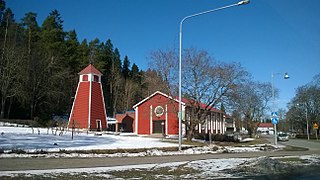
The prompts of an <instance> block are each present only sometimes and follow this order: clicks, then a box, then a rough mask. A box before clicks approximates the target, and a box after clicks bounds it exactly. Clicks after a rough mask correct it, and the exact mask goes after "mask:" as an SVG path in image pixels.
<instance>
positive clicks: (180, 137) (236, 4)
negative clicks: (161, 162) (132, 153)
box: [178, 0, 250, 151]
mask: <svg viewBox="0 0 320 180" xmlns="http://www.w3.org/2000/svg"><path fill="white" fill-rule="evenodd" d="M249 2H250V0H243V1H240V2H238V3H235V4H231V5H228V6H223V7H220V8H216V9H211V10H208V11H203V12H199V13H196V14H192V15H189V16H186V17H184V18H183V19H182V20H181V22H180V33H179V35H180V36H179V113H178V117H179V151H181V142H182V129H181V128H182V102H181V74H182V73H181V64H182V63H181V59H182V58H181V57H182V27H183V22H184V21H185V20H187V19H190V18H192V17H196V16H200V15H204V14H208V13H212V12H215V11H219V10H223V9H227V8H231V7H233V6H240V5H245V4H249Z"/></svg>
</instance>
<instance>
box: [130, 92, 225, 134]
mask: <svg viewBox="0 0 320 180" xmlns="http://www.w3.org/2000/svg"><path fill="white" fill-rule="evenodd" d="M200 105H201V106H203V108H205V107H206V105H205V104H200ZM133 108H134V110H135V117H134V124H133V127H134V129H133V132H134V133H136V134H139V135H152V134H160V133H163V134H165V135H178V133H179V124H178V123H179V119H178V116H177V114H178V109H179V101H178V100H177V99H174V98H172V97H170V96H168V95H166V94H164V93H162V92H159V91H157V92H155V93H153V94H152V95H150V96H149V97H147V98H145V99H144V100H142V101H141V102H139V103H138V104H136V105H134V106H133ZM182 112H183V113H185V114H183V115H182V117H184V118H187V119H188V118H189V119H188V120H190V118H191V117H190V116H189V115H188V114H189V113H190V112H191V109H190V105H189V103H188V102H187V101H186V100H182ZM204 113H205V114H206V117H207V118H206V120H205V123H203V124H198V125H197V126H196V128H195V132H196V133H200V134H204V133H212V134H223V133H225V132H226V122H225V117H226V116H225V113H224V112H223V111H220V110H218V109H215V108H213V107H212V108H210V110H209V111H206V112H204ZM182 134H183V135H185V134H186V128H185V125H184V124H182Z"/></svg>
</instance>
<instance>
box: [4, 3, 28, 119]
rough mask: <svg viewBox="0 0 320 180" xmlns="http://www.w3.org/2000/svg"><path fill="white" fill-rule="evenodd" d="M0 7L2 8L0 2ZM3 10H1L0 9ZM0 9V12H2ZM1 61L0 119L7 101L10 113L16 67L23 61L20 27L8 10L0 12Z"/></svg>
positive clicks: (16, 72) (16, 75) (14, 92)
mask: <svg viewBox="0 0 320 180" xmlns="http://www.w3.org/2000/svg"><path fill="white" fill-rule="evenodd" d="M1 4H2V5H1V6H4V4H3V2H1ZM2 9H3V8H2ZM2 9H1V11H2ZM1 14H2V17H1V20H2V21H1V35H3V36H2V37H1V60H0V94H1V113H0V118H4V115H5V108H6V107H5V104H6V103H7V102H8V100H9V104H10V105H9V107H7V111H10V106H11V103H12V100H13V99H12V98H14V96H15V95H16V93H17V88H18V86H17V84H16V83H15V81H18V75H19V74H18V67H19V66H21V62H22V59H23V48H22V46H21V44H19V39H20V38H21V35H20V30H21V29H20V27H19V25H18V24H17V23H16V22H15V20H14V15H13V13H12V11H11V10H10V9H6V10H5V11H4V12H1Z"/></svg>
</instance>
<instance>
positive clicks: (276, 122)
mask: <svg viewBox="0 0 320 180" xmlns="http://www.w3.org/2000/svg"><path fill="white" fill-rule="evenodd" d="M271 122H272V124H278V122H279V119H278V118H271Z"/></svg>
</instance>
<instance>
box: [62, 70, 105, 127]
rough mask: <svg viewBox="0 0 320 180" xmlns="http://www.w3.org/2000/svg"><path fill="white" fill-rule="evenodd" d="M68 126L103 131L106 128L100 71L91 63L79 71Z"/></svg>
mask: <svg viewBox="0 0 320 180" xmlns="http://www.w3.org/2000/svg"><path fill="white" fill-rule="evenodd" d="M79 75H80V78H79V83H78V88H77V92H76V95H75V99H74V102H73V105H72V109H71V113H70V117H69V123H68V128H77V129H86V130H91V131H103V130H106V129H107V116H106V110H105V103H104V98H103V92H102V85H101V76H102V74H101V72H100V71H98V70H97V69H96V68H95V67H94V66H93V65H92V64H90V65H89V66H87V67H86V68H84V69H83V70H82V71H81V72H80V73H79Z"/></svg>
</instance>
